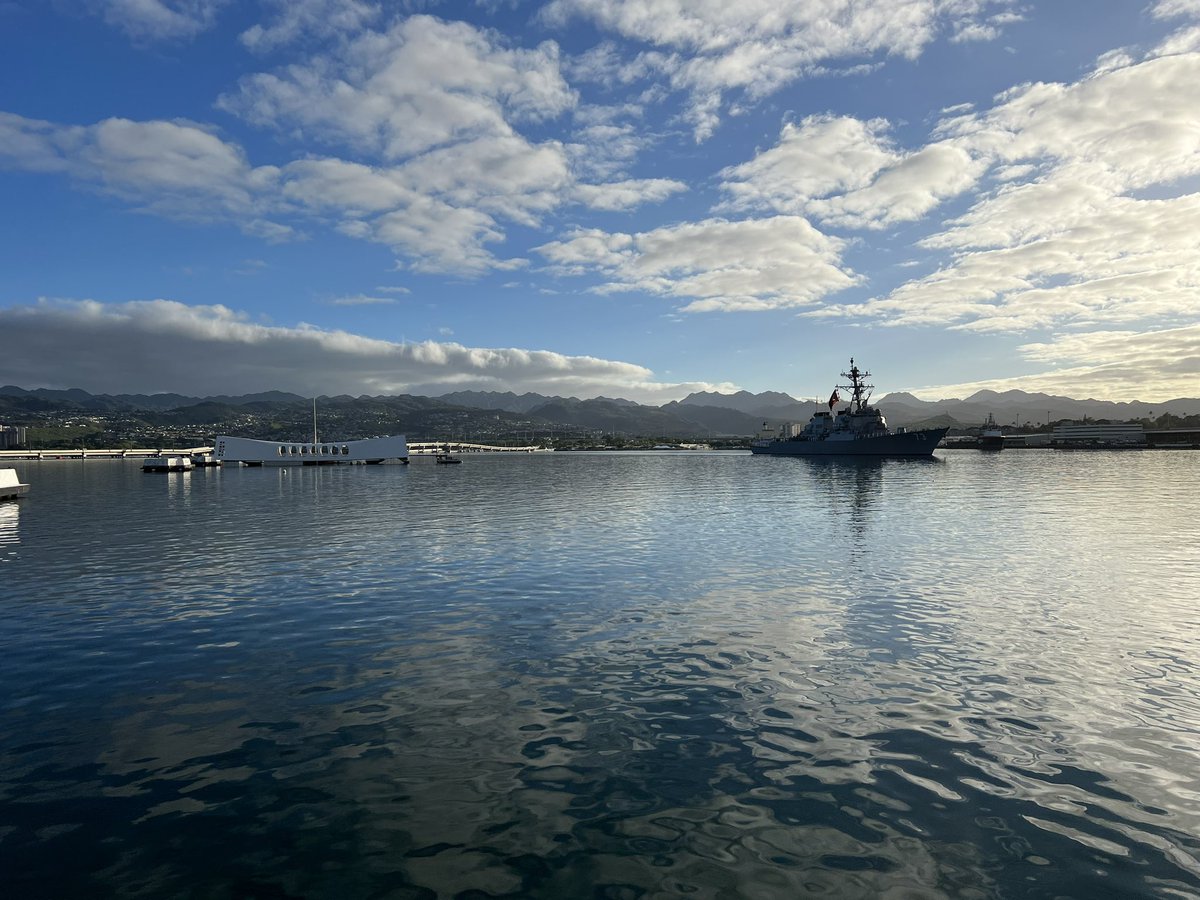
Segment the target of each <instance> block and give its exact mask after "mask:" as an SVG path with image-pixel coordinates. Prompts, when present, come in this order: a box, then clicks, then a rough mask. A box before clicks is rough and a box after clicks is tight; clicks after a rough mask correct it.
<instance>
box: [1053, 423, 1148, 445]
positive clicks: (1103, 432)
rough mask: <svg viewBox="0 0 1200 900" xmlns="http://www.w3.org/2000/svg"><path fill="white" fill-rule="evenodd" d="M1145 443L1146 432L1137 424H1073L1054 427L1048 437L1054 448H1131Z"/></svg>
mask: <svg viewBox="0 0 1200 900" xmlns="http://www.w3.org/2000/svg"><path fill="white" fill-rule="evenodd" d="M1145 443H1146V432H1145V431H1144V430H1143V428H1142V426H1141V425H1140V424H1138V423H1130V422H1118V423H1112V424H1107V425H1103V424H1099V423H1096V422H1085V423H1084V424H1082V425H1080V424H1076V423H1074V422H1072V423H1069V424H1064V425H1055V426H1054V432H1053V434H1051V436H1050V445H1051V446H1052V447H1053V446H1056V447H1064V446H1066V447H1099V446H1122V447H1132V446H1136V445H1139V444H1145Z"/></svg>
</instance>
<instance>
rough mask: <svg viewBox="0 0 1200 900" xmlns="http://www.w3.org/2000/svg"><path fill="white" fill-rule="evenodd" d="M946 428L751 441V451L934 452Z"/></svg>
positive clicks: (769, 453)
mask: <svg viewBox="0 0 1200 900" xmlns="http://www.w3.org/2000/svg"><path fill="white" fill-rule="evenodd" d="M947 431H949V429H948V428H926V429H923V430H921V431H905V432H902V433H900V434H881V435H878V436H875V437H859V438H850V439H847V440H838V439H837V438H827V439H825V440H819V441H813V440H801V439H798V438H791V439H787V440H773V441H756V442H754V443H752V444H751V445H750V452H751V453H754V454H760V455H763V456H932V455H933V451H934V450H935V449H936V448H937V445H938V443H939V442H940V441H941V439H942V438H944V437H945V436H946V432H947Z"/></svg>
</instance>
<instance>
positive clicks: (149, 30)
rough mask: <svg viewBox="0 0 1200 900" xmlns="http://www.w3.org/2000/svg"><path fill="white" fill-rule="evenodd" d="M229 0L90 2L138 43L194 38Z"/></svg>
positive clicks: (206, 27)
mask: <svg viewBox="0 0 1200 900" xmlns="http://www.w3.org/2000/svg"><path fill="white" fill-rule="evenodd" d="M228 2H229V0H89V5H90V6H91V7H92V9H93V10H94V11H96V12H97V13H99V14H100V15H102V16H103V17H104V20H105V21H106V22H108V24H110V25H113V26H116V27H117V28H120V29H121V30H122V31H124V32H125V33H126V34H127V35H129V36H130V37H131V38H133V39H134V40H136V41H163V40H177V39H182V38H191V37H195V36H196V35H197V34H199V33H200V32H202V31H206V30H208V29H209V28H210V27H212V25H213V23H214V22H215V21H216V18H217V14H218V12H220V10H221V7H223V6H225V5H227V3H228Z"/></svg>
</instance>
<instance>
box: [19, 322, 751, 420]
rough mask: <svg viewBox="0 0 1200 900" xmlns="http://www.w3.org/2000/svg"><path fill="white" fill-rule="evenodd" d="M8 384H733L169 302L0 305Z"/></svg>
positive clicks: (680, 390)
mask: <svg viewBox="0 0 1200 900" xmlns="http://www.w3.org/2000/svg"><path fill="white" fill-rule="evenodd" d="M0 331H2V332H3V333H4V335H5V342H6V347H7V349H6V351H5V354H4V357H3V359H2V360H0V381H4V382H8V383H19V384H21V385H22V386H29V387H36V386H46V387H61V388H65V387H71V386H75V385H86V386H87V387H88V389H89V390H93V391H107V392H138V393H154V392H163V391H177V392H181V393H188V394H195V393H201V392H202V393H210V394H242V393H249V392H254V391H261V390H288V391H294V392H296V393H300V394H305V395H310V394H312V395H315V394H342V393H346V394H353V395H358V394H364V393H365V394H397V393H415V394H428V395H435V396H436V395H437V394H441V393H445V392H446V391H452V390H467V389H470V390H496V391H506V390H511V391H514V392H517V393H523V392H526V391H535V392H539V393H544V394H560V395H567V396H572V395H573V396H580V397H594V396H601V395H602V396H609V397H612V396H620V397H626V398H628V399H632V400H639V401H642V402H649V403H663V402H666V401H668V400H671V399H679V398H681V397H683V396H686V395H687V394H688V393H691V392H692V391H698V390H719V389H726V390H728V389H729V388H730V387H731V386H730V385H712V384H705V383H691V382H689V383H669V382H661V381H657V380H655V378H654V373H653V372H651V371H650V370H649V369H647V368H645V367H643V366H639V365H636V364H633V363H627V362H619V361H614V360H605V359H597V358H595V357H590V356H565V355H563V354H560V353H554V352H552V351H548V350H525V349H519V348H484V347H466V346H463V345H462V344H458V343H449V342H436V341H421V342H418V343H395V342H392V341H383V340H377V339H373V338H367V337H363V336H361V335H356V334H352V333H349V332H346V331H336V330H332V331H331V330H325V329H321V328H316V327H313V326H308V325H298V326H292V327H284V326H278V325H268V324H263V323H260V322H254V321H251V319H250V318H249V317H248V316H246V315H244V314H241V313H238V312H236V311H234V310H231V309H229V308H228V307H225V306H188V305H185V304H183V303H178V302H175V301H171V300H146V301H130V302H127V303H113V304H105V303H99V302H96V301H91V300H84V301H71V300H42V301H39V302H38V303H36V304H34V305H30V306H16V307H10V308H6V309H0Z"/></svg>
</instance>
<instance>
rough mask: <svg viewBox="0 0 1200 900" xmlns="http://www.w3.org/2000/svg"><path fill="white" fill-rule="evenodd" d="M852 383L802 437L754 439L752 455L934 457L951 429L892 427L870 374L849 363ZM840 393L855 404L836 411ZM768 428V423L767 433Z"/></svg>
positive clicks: (820, 412) (831, 400) (832, 399)
mask: <svg viewBox="0 0 1200 900" xmlns="http://www.w3.org/2000/svg"><path fill="white" fill-rule="evenodd" d="M842 377H843V378H848V379H850V383H849V384H847V385H842V384H839V385H837V387H835V388H834V390H833V395H832V396H831V397H830V398H829V404H828V406H829V408H828V409H818V410H817V411H816V412H815V413H813V417H812V418H811V419H809V420H808V424H807V425H805V426H804V428H803V429H802V430H801V431H800V433H799V434H795V435H791V436H779V437H769V438H762V439H759V440H755V441H753V442H752V443H751V444H750V452H751V453H757V454H765V455H768V456H932V455H933V451H934V448H935V447H937V445H938V443H939V442H940V441H941V439H942V438H944V437H945V436H946V432H947V431H949V429H948V428H922V429H919V430H917V431H908V430H906V429H904V428H897V429H894V430H893V429H890V428H888V426H887V422H886V421H885V420H884V418H883V413H882V412H880V411H879V410H878V409H876V408H875V407H873V406H871V405H870V402H869V401H870V399H871V391H872V390H874V389H875V385H873V384H867V383H866V379H868V378H870V377H871V373H870V372H863V371H861V370H860V369H859V368H858V366H856V365H855V364H854V358H853V357H851V359H850V371H849V372H843V373H842ZM840 390H848V391H850V405H849V406H847V407H844V408H843V409H839V410H838V411H837V413H836V414H835V413H834V411H833V410H834V407H835V406H837V404H838V403H839V402H840V400H841V397H840V395H839V394H838V391H840ZM765 429H766V425H765V423H764V430H765Z"/></svg>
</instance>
